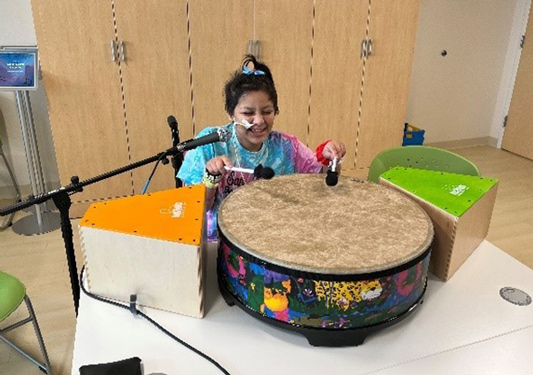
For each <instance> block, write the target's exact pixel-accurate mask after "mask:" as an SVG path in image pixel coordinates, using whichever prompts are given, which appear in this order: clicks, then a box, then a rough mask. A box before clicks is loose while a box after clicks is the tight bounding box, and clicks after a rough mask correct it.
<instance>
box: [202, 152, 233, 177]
mask: <svg viewBox="0 0 533 375" xmlns="http://www.w3.org/2000/svg"><path fill="white" fill-rule="evenodd" d="M224 166H227V167H230V168H231V167H233V163H232V162H231V160H230V159H229V158H228V157H227V156H226V155H222V156H217V157H215V158H213V159H211V160H209V161H208V162H207V164H206V165H205V169H207V171H208V172H209V173H211V174H212V175H220V174H225V173H226V169H225V168H224Z"/></svg>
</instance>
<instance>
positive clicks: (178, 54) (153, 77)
mask: <svg viewBox="0 0 533 375" xmlns="http://www.w3.org/2000/svg"><path fill="white" fill-rule="evenodd" d="M115 14H116V28H117V36H116V37H117V41H118V45H119V48H118V49H119V51H118V52H119V66H120V76H121V82H122V87H123V96H124V102H123V105H124V124H125V131H126V132H127V137H128V148H129V156H130V160H131V162H135V161H139V160H142V159H145V158H147V157H149V156H152V155H155V154H157V153H159V152H161V151H163V150H165V149H167V148H170V147H171V146H172V139H171V133H170V128H169V126H168V123H167V117H168V116H169V115H173V116H175V117H176V119H177V120H178V122H179V130H180V138H181V140H182V141H184V140H187V139H190V138H192V137H193V128H192V110H191V89H190V84H189V81H190V75H189V52H188V47H187V45H188V35H187V34H188V33H187V7H186V2H185V1H142V2H135V1H134V2H131V1H127V0H115ZM121 46H124V47H123V48H124V50H123V51H121ZM153 167H154V164H149V165H146V166H144V167H141V168H137V169H135V170H133V171H132V177H133V190H134V193H135V194H139V193H140V192H141V191H142V189H143V187H144V185H145V181H146V179H147V178H148V176H149V175H150V173H151V171H152V169H153ZM172 171H173V169H172V167H171V165H170V164H168V165H166V166H159V167H158V170H157V171H156V173H155V175H154V178H153V180H152V182H151V183H150V187H149V191H158V190H162V189H169V188H172V187H173V186H174V185H175V180H174V176H173V172H172Z"/></svg>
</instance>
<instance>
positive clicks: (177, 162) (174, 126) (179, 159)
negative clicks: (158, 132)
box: [168, 116, 183, 188]
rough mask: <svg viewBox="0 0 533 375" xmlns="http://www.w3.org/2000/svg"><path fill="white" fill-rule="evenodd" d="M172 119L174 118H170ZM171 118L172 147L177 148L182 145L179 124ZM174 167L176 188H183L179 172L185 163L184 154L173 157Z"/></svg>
mask: <svg viewBox="0 0 533 375" xmlns="http://www.w3.org/2000/svg"><path fill="white" fill-rule="evenodd" d="M170 117H172V116H170ZM170 117H169V120H168V126H170V133H171V135H172V147H176V146H177V145H178V144H179V143H180V132H179V130H178V123H177V121H175V119H174V118H173V120H174V121H171V120H170ZM171 159H172V167H173V168H174V179H175V181H176V187H177V188H180V187H182V186H183V182H182V181H181V180H180V179H179V178H178V172H179V170H180V168H181V164H182V163H183V153H181V152H180V153H178V154H174V155H173V156H172V158H171Z"/></svg>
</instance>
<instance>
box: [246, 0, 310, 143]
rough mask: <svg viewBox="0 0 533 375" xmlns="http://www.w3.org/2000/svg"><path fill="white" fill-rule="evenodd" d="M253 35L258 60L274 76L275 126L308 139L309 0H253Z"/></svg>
mask: <svg viewBox="0 0 533 375" xmlns="http://www.w3.org/2000/svg"><path fill="white" fill-rule="evenodd" d="M255 19H256V30H255V35H256V37H255V38H256V39H258V40H259V41H260V43H261V55H260V59H261V60H264V61H265V62H266V63H267V64H268V66H269V67H270V69H271V70H272V75H273V76H274V81H275V83H276V90H277V92H278V105H279V108H280V113H279V115H278V116H277V117H276V123H275V125H274V128H275V129H278V130H282V131H285V132H288V133H290V134H293V135H295V136H297V137H298V138H299V139H300V140H301V141H302V142H304V143H306V142H307V138H308V130H307V124H308V108H309V85H310V68H311V43H312V31H313V2H312V1H305V2H303V1H297V2H295V1H291V0H283V1H279V0H262V1H257V2H256V8H255Z"/></svg>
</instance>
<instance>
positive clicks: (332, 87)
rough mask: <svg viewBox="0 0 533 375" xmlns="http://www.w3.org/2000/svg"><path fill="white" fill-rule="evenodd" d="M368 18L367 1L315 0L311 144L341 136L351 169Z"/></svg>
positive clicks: (337, 138)
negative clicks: (362, 48)
mask: <svg viewBox="0 0 533 375" xmlns="http://www.w3.org/2000/svg"><path fill="white" fill-rule="evenodd" d="M367 18H368V2H367V1H350V0H346V1H335V2H332V1H326V0H317V1H316V10H315V33H314V42H313V57H312V69H313V70H312V77H311V79H312V82H311V111H310V118H309V147H311V148H312V149H314V148H315V147H316V145H317V144H319V143H321V142H323V141H325V140H326V139H328V138H332V139H336V140H341V141H343V142H344V143H345V144H346V148H347V152H346V156H345V158H344V162H343V169H353V168H354V163H355V146H356V140H357V123H358V109H359V100H360V88H361V79H362V70H363V60H362V58H361V57H360V52H361V41H362V39H363V38H364V37H365V31H366V27H367Z"/></svg>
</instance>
